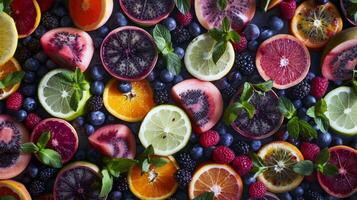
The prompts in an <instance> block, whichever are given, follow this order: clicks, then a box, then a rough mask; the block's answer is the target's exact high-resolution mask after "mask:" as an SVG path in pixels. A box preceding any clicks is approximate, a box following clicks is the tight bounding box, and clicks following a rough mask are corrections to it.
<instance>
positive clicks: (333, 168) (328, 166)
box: [322, 163, 338, 176]
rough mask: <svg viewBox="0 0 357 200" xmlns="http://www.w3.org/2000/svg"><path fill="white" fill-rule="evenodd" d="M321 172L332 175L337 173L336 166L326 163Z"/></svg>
mask: <svg viewBox="0 0 357 200" xmlns="http://www.w3.org/2000/svg"><path fill="white" fill-rule="evenodd" d="M322 173H323V174H324V175H326V176H334V175H337V174H338V168H337V167H336V166H335V165H332V164H330V163H326V164H325V165H324V166H323V168H322Z"/></svg>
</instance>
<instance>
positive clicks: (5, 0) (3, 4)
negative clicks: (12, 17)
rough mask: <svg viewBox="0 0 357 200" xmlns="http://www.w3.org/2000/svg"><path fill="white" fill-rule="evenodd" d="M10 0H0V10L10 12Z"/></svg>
mask: <svg viewBox="0 0 357 200" xmlns="http://www.w3.org/2000/svg"><path fill="white" fill-rule="evenodd" d="M11 2H12V0H1V1H0V9H1V10H0V12H6V13H7V14H11V8H10V4H11Z"/></svg>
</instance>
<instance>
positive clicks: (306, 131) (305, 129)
mask: <svg viewBox="0 0 357 200" xmlns="http://www.w3.org/2000/svg"><path fill="white" fill-rule="evenodd" d="M299 127H300V133H302V135H303V136H304V137H307V138H317V132H316V130H315V129H314V128H313V127H312V126H311V125H310V124H309V123H307V122H306V121H304V120H299Z"/></svg>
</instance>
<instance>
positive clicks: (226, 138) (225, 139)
mask: <svg viewBox="0 0 357 200" xmlns="http://www.w3.org/2000/svg"><path fill="white" fill-rule="evenodd" d="M232 143H233V136H232V135H231V134H229V133H225V134H223V135H221V138H220V140H219V144H221V145H223V146H226V147H229V146H231V144H232Z"/></svg>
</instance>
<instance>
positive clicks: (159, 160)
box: [150, 158, 169, 167]
mask: <svg viewBox="0 0 357 200" xmlns="http://www.w3.org/2000/svg"><path fill="white" fill-rule="evenodd" d="M168 162H169V161H168V160H167V159H165V158H151V161H150V163H151V164H153V165H155V167H162V166H164V165H166V164H167V163H168Z"/></svg>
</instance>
